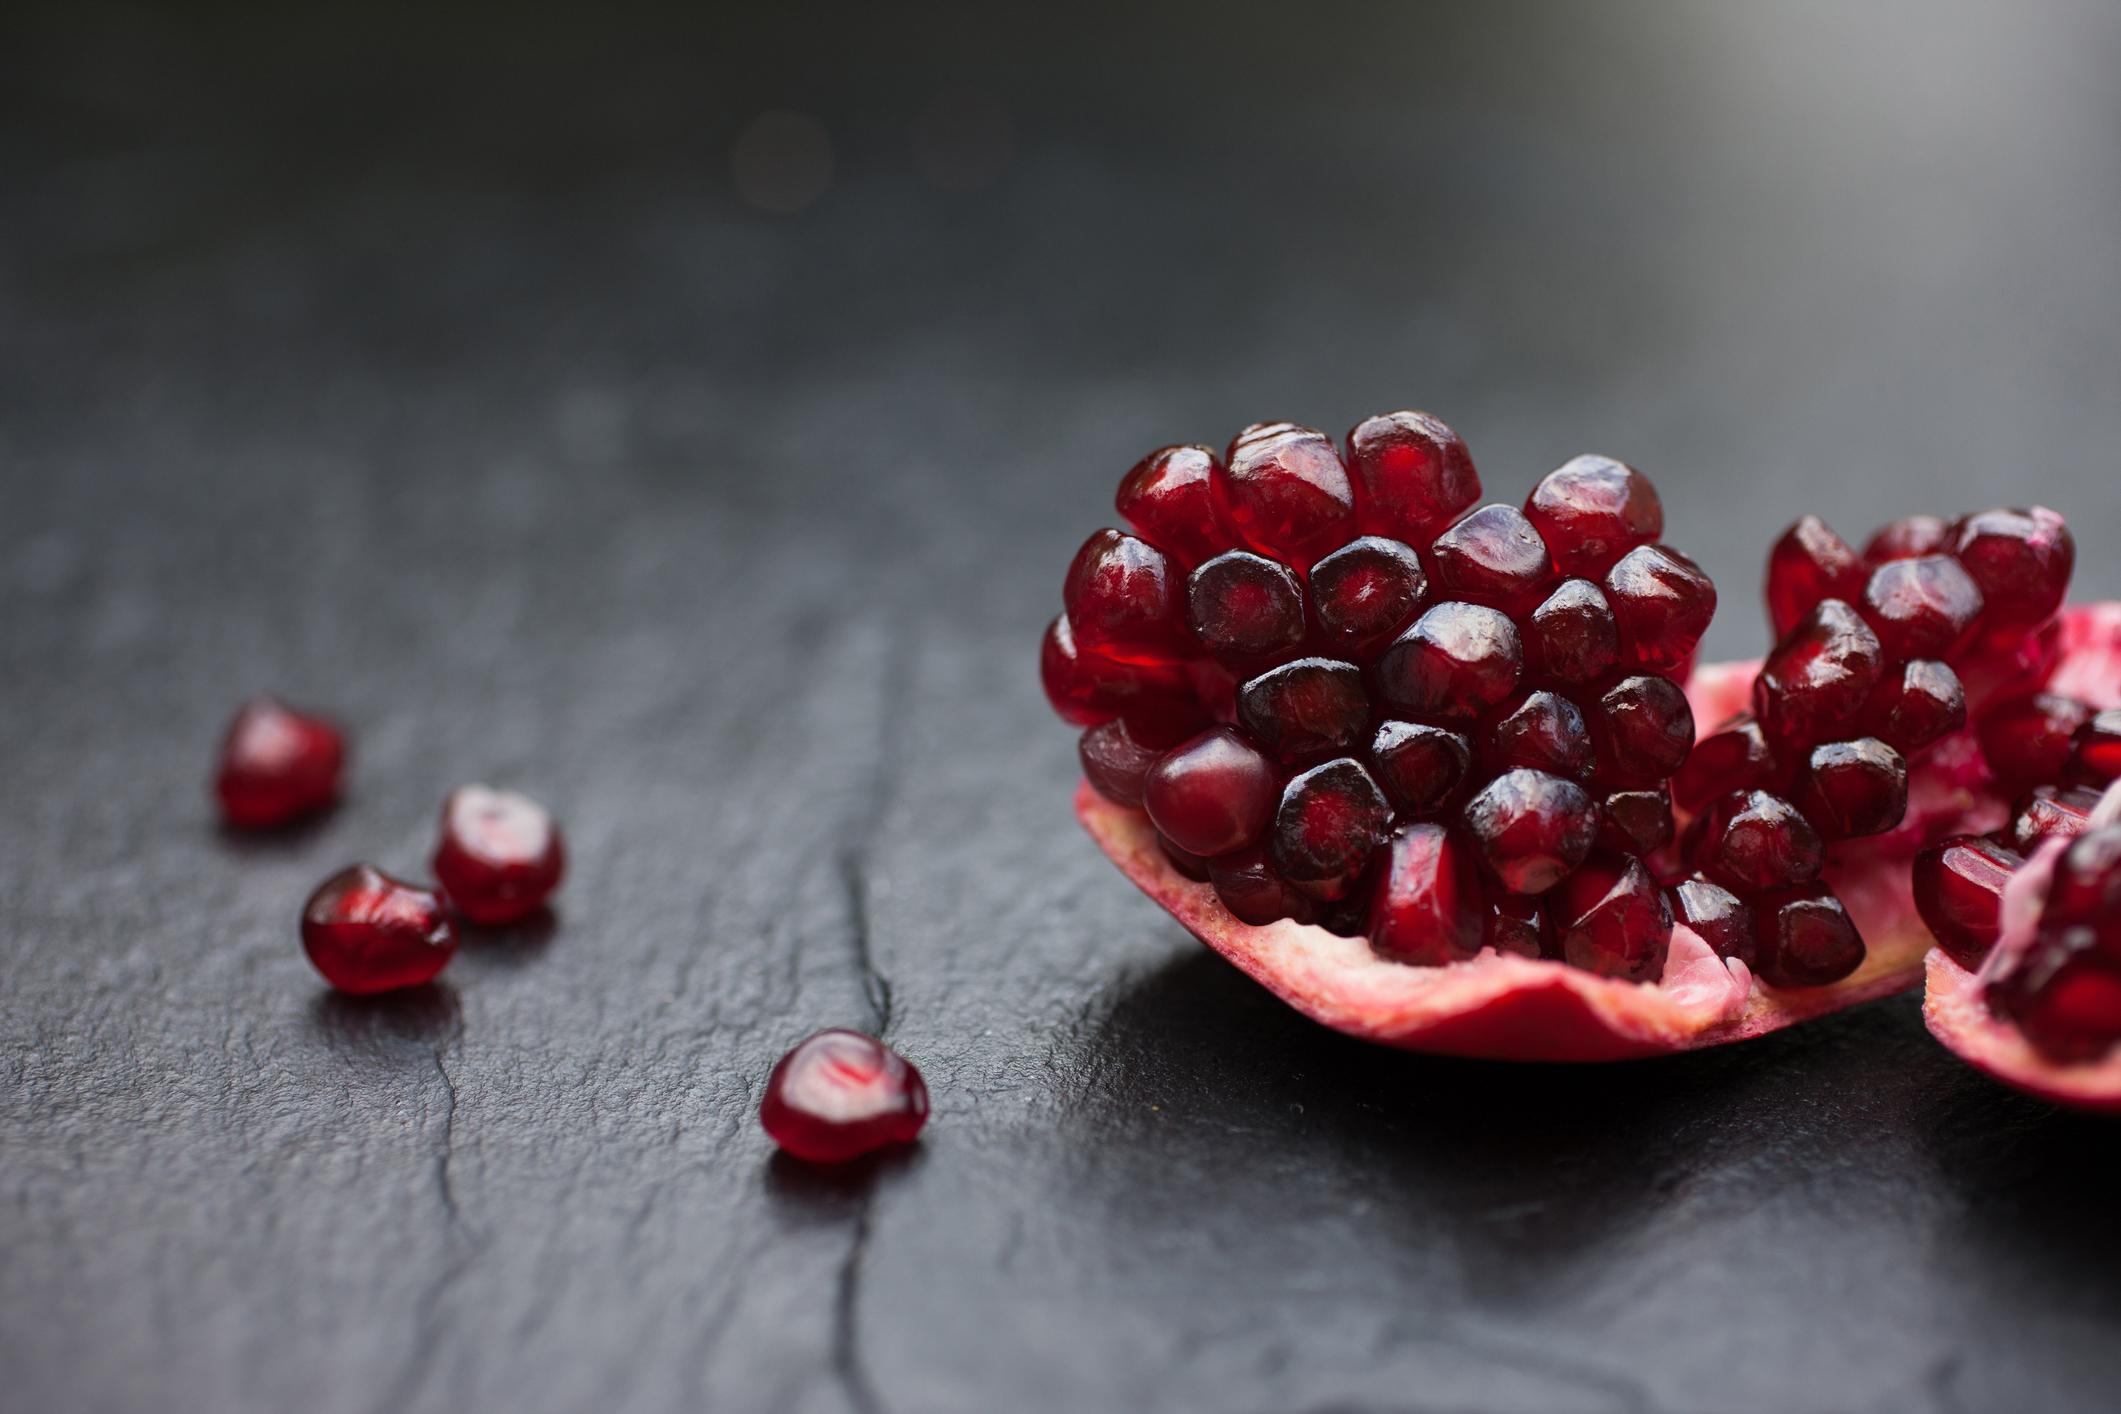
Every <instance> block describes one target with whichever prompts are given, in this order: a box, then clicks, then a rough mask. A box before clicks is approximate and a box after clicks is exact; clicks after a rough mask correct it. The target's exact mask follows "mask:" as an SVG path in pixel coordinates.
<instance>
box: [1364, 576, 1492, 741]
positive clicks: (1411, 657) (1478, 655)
mask: <svg viewBox="0 0 2121 1414" xmlns="http://www.w3.org/2000/svg"><path fill="white" fill-rule="evenodd" d="M1373 671H1374V673H1375V677H1376V684H1377V691H1378V695H1379V696H1380V697H1381V698H1383V699H1384V702H1385V703H1386V705H1388V706H1391V707H1395V708H1398V709H1399V710H1401V711H1403V712H1406V713H1408V714H1410V715H1412V716H1416V717H1424V718H1431V719H1434V720H1436V721H1442V722H1470V721H1472V720H1474V719H1475V718H1477V717H1480V716H1482V715H1484V714H1485V713H1486V712H1487V711H1489V709H1491V708H1493V707H1495V706H1496V705H1497V704H1498V703H1500V702H1501V701H1502V700H1503V699H1504V698H1506V697H1508V696H1509V695H1510V693H1511V691H1512V690H1513V689H1514V688H1515V687H1516V686H1517V680H1518V678H1519V677H1520V676H1521V675H1522V674H1523V671H1524V647H1523V644H1522V643H1521V642H1520V640H1519V639H1518V637H1517V626H1516V625H1515V624H1513V623H1511V622H1510V620H1509V617H1508V616H1507V615H1505V614H1503V613H1502V612H1501V611H1500V610H1498V609H1492V608H1489V607H1487V606H1485V605H1481V604H1461V603H1456V602H1452V603H1446V604H1438V605H1436V606H1434V607H1433V608H1431V609H1430V610H1429V611H1428V612H1427V613H1425V614H1423V615H1422V616H1421V617H1420V618H1418V619H1416V620H1415V621H1414V627H1412V628H1410V629H1408V630H1407V631H1406V632H1405V633H1403V634H1401V635H1400V636H1399V637H1398V638H1397V639H1396V640H1394V642H1393V643H1392V646H1391V647H1389V648H1387V649H1386V650H1385V651H1384V654H1383V656H1381V657H1380V658H1379V659H1378V660H1377V664H1376V667H1375V669H1374V670H1373Z"/></svg>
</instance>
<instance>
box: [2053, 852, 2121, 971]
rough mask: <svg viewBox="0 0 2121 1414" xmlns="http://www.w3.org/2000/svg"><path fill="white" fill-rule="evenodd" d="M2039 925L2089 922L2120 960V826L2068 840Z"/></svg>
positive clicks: (2065, 924) (2056, 863)
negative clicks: (2067, 846)
mask: <svg viewBox="0 0 2121 1414" xmlns="http://www.w3.org/2000/svg"><path fill="white" fill-rule="evenodd" d="M2040 923H2041V926H2042V927H2043V928H2044V927H2051V926H2056V925H2064V926H2067V925H2071V924H2088V925H2091V926H2092V927H2094V928H2095V929H2096V930H2097V931H2098V932H2099V933H2100V934H2101V935H2102V938H2103V941H2104V942H2105V943H2106V945H2107V946H2108V947H2109V950H2110V951H2112V952H2113V953H2114V954H2115V958H2114V960H2115V961H2117V962H2121V826H2113V825H2109V826H2107V827H2106V828H2105V829H2099V830H2090V831H2087V832H2086V833H2084V834H2082V835H2079V836H2078V837H2077V838H2076V839H2074V840H2071V841H2070V843H2069V848H2067V849H2065V850H2063V851H2062V856H2061V858H2059V859H2057V860H2056V861H2055V876H2054V878H2053V880H2051V881H2050V882H2049V884H2048V886H2047V902H2046V904H2045V905H2044V906H2043V907H2042V909H2041V911H2040Z"/></svg>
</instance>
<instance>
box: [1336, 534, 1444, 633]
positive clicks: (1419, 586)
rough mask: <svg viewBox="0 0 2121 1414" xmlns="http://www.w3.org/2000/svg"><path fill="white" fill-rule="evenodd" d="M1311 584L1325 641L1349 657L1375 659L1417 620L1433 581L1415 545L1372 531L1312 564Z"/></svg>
mask: <svg viewBox="0 0 2121 1414" xmlns="http://www.w3.org/2000/svg"><path fill="white" fill-rule="evenodd" d="M1310 585H1311V614H1312V617H1313V618H1314V619H1316V620H1317V624H1318V636H1319V640H1320V642H1322V643H1323V644H1324V645H1325V646H1326V647H1327V648H1329V649H1331V650H1332V651H1333V652H1334V653H1338V654H1341V655H1343V656H1345V657H1354V658H1371V657H1374V656H1376V654H1377V652H1378V650H1379V649H1381V648H1383V647H1384V646H1385V645H1386V644H1387V643H1390V642H1391V641H1392V640H1393V639H1394V638H1397V637H1398V636H1399V635H1400V633H1401V632H1403V631H1404V630H1405V629H1406V627H1407V625H1408V624H1411V623H1413V622H1414V616H1415V615H1416V614H1418V613H1420V612H1421V604H1422V596H1423V595H1424V594H1425V593H1426V592H1427V591H1428V587H1429V581H1428V577H1427V575H1426V574H1425V573H1424V572H1423V571H1422V568H1421V557H1420V556H1418V555H1416V554H1415V553H1414V551H1413V550H1412V549H1410V548H1409V547H1407V546H1405V545H1402V544H1401V543H1400V542H1399V541H1397V540H1387V539H1385V538H1384V537H1383V536H1378V535H1366V536H1364V537H1363V538H1362V539H1360V540H1354V541H1350V542H1349V543H1348V544H1346V545H1343V546H1341V547H1340V548H1339V549H1338V550H1335V551H1334V552H1333V553H1332V554H1330V555H1328V556H1326V557H1325V558H1324V559H1322V560H1320V561H1319V562H1318V563H1317V564H1315V565H1313V566H1311V574H1310Z"/></svg>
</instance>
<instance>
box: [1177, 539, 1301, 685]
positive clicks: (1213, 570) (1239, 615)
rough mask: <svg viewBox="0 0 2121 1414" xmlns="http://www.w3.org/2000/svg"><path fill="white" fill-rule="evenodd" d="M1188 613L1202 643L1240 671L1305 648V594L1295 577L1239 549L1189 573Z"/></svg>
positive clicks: (1279, 566)
mask: <svg viewBox="0 0 2121 1414" xmlns="http://www.w3.org/2000/svg"><path fill="white" fill-rule="evenodd" d="M1186 612H1187V617H1188V620H1189V622H1190V623H1191V624H1192V626H1193V635H1194V637H1195V638H1197V639H1199V640H1200V646H1201V647H1202V648H1204V649H1206V650H1207V651H1208V653H1209V654H1210V655H1211V656H1212V657H1214V658H1215V660H1216V661H1217V662H1219V663H1222V664H1224V665H1225V666H1227V667H1230V668H1233V669H1235V670H1237V671H1238V672H1256V671H1258V670H1259V669H1260V668H1263V667H1267V666H1270V665H1271V664H1273V663H1275V662H1278V661H1280V660H1282V659H1286V658H1291V657H1294V656H1295V655H1296V652H1297V650H1298V649H1299V648H1301V647H1302V646H1303V641H1304V594H1303V588H1302V586H1301V585H1299V584H1298V583H1297V580H1296V576H1295V575H1294V574H1292V573H1291V572H1290V571H1289V568H1288V567H1287V566H1286V565H1278V564H1276V563H1275V562H1274V561H1272V560H1268V559H1263V558H1261V557H1260V556H1258V555H1253V554H1247V553H1246V552H1245V551H1242V550H1232V551H1230V552H1229V553H1228V554H1225V555H1217V556H1216V557H1215V558H1214V559H1212V560H1209V561H1208V562H1207V563H1206V564H1204V565H1202V566H1201V567H1200V568H1199V569H1197V570H1195V571H1193V574H1192V577H1191V578H1190V579H1189V580H1188V581H1187V582H1186Z"/></svg>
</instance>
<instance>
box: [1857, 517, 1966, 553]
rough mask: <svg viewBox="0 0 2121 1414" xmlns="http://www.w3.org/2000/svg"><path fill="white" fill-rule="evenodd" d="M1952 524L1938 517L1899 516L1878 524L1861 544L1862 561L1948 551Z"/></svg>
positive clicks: (1950, 544)
mask: <svg viewBox="0 0 2121 1414" xmlns="http://www.w3.org/2000/svg"><path fill="white" fill-rule="evenodd" d="M1951 548H1952V525H1951V522H1950V521H1948V520H1945V519H1944V518H1943V517H1941V516H1903V517H1902V518H1901V519H1899V520H1896V521H1894V522H1892V523H1891V524H1890V525H1881V526H1880V527H1878V529H1877V531H1876V532H1875V533H1874V534H1873V535H1872V536H1871V538H1870V540H1869V541H1867V542H1866V543H1865V544H1864V547H1863V562H1864V563H1865V564H1867V565H1882V564H1884V563H1886V562H1887V561H1888V560H1919V559H1921V558H1922V557H1923V556H1924V555H1944V554H1949V553H1950V552H1951Z"/></svg>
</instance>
